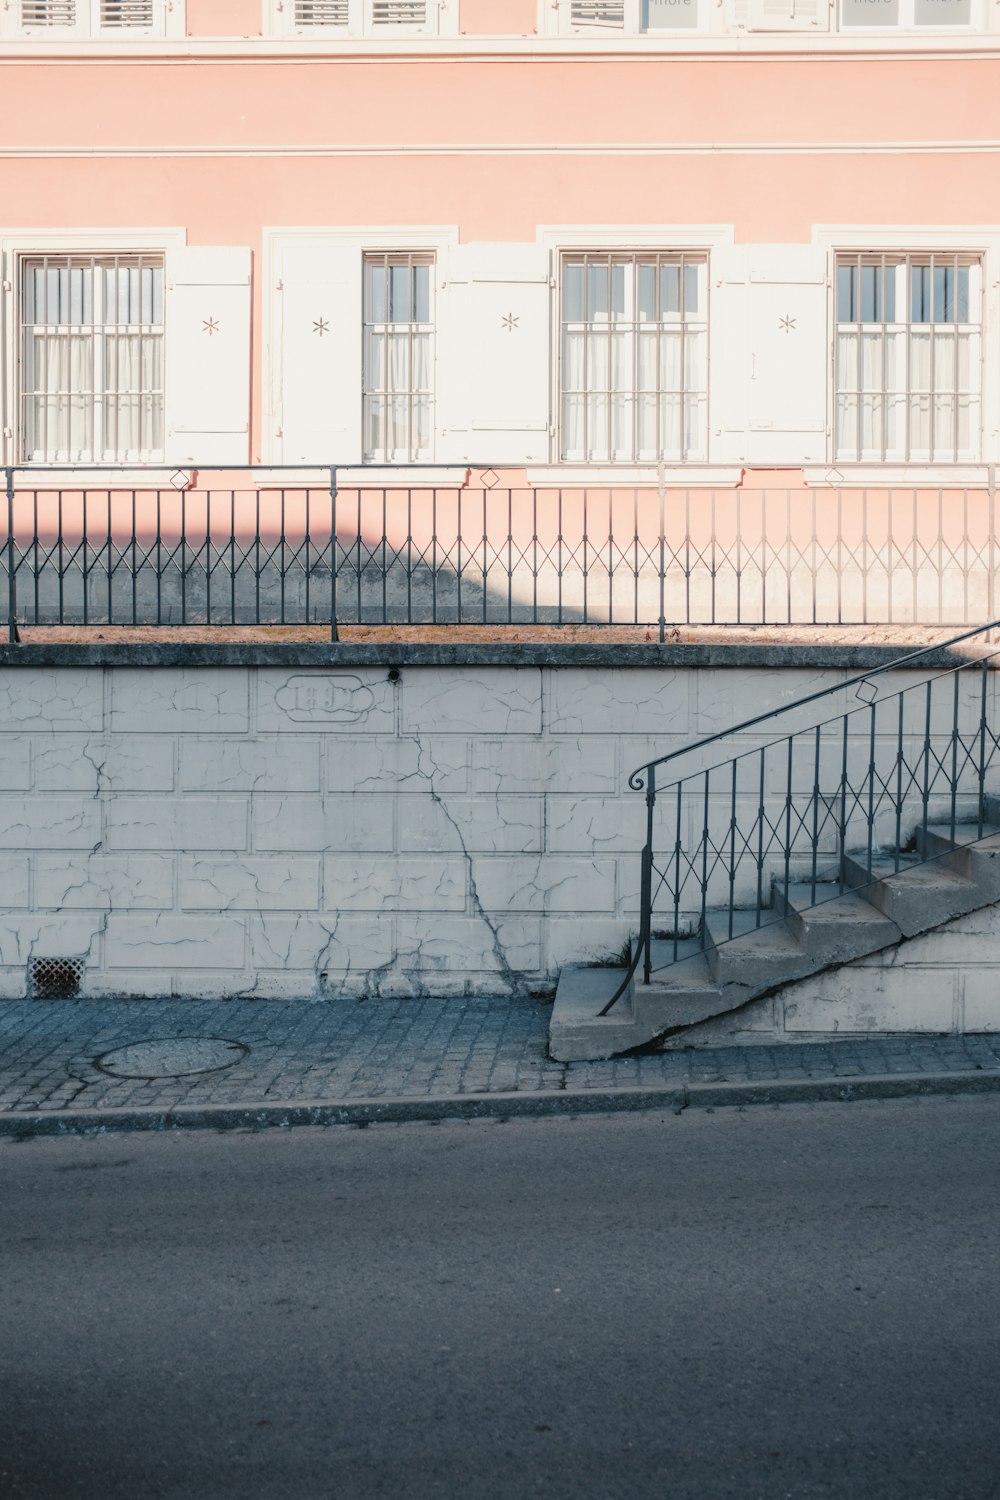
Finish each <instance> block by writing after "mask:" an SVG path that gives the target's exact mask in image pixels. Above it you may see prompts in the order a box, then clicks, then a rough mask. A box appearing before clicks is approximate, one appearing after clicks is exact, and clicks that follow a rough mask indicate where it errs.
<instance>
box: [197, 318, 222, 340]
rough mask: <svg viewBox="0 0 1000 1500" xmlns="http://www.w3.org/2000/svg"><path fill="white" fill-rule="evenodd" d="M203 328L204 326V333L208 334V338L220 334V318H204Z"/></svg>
mask: <svg viewBox="0 0 1000 1500" xmlns="http://www.w3.org/2000/svg"><path fill="white" fill-rule="evenodd" d="M201 326H202V331H203V332H204V333H207V334H208V336H209V338H211V337H212V334H213V333H218V332H219V320H218V318H203V319H202V323H201Z"/></svg>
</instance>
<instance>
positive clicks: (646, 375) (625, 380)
mask: <svg viewBox="0 0 1000 1500" xmlns="http://www.w3.org/2000/svg"><path fill="white" fill-rule="evenodd" d="M560 321H561V329H560V436H559V453H560V458H561V459H563V460H568V461H577V462H606V463H615V462H623V463H637V462H658V461H659V460H666V461H679V460H688V461H693V462H698V461H704V460H705V459H706V457H707V453H708V258H707V256H706V255H703V254H691V255H688V254H659V253H648V254H646V253H637V254H618V253H612V254H591V253H585V254H572V255H566V256H564V257H563V262H562V296H561V313H560Z"/></svg>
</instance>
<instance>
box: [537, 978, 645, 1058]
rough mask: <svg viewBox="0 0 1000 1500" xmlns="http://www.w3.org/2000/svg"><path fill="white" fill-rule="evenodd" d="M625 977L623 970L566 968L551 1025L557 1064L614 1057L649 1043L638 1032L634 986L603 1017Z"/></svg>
mask: <svg viewBox="0 0 1000 1500" xmlns="http://www.w3.org/2000/svg"><path fill="white" fill-rule="evenodd" d="M624 977H625V970H624V969H589V968H587V967H586V965H584V964H566V965H565V966H564V967H563V969H562V970H561V971H560V974H559V984H558V986H557V988H556V998H555V1004H554V1005H553V1007H552V1019H551V1021H550V1022H549V1053H550V1054H551V1056H552V1057H554V1058H555V1060H556V1062H581V1061H585V1060H587V1059H589V1058H602V1057H614V1056H616V1055H617V1054H618V1053H619V1052H627V1051H628V1050H629V1049H630V1048H631V1047H638V1046H639V1045H640V1043H641V1042H642V1041H648V1040H649V1038H648V1037H639V1036H638V1035H637V1032H636V1025H635V1016H634V1014H633V1010H632V987H631V985H630V986H629V988H628V989H627V990H626V991H625V993H624V995H623V996H622V998H621V999H620V1000H619V1001H618V1003H617V1005H616V1006H615V1008H614V1009H613V1010H612V1011H611V1013H610V1015H607V1016H602V1015H600V1011H602V1010H603V1009H604V1007H605V1005H607V1003H608V1001H609V1000H610V999H611V996H612V995H613V994H614V992H615V990H616V989H617V988H618V986H619V984H621V982H622V979H623V978H624Z"/></svg>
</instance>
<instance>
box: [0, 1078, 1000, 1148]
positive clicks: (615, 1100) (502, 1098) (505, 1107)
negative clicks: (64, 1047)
mask: <svg viewBox="0 0 1000 1500" xmlns="http://www.w3.org/2000/svg"><path fill="white" fill-rule="evenodd" d="M994 1093H1000V1070H998V1071H997V1072H995V1073H994V1072H983V1071H979V1070H977V1071H976V1072H971V1073H895V1074H885V1075H879V1076H875V1077H869V1078H806V1079H802V1078H792V1079H771V1080H769V1081H762V1082H759V1083H746V1082H743V1083H695V1084H687V1085H683V1086H681V1087H679V1088H649V1089H643V1088H630V1089H576V1090H569V1089H566V1090H562V1089H560V1090H551V1091H550V1090H544V1091H539V1092H538V1093H530V1094H529V1093H523V1092H522V1093H510V1094H500V1093H497V1094H450V1095H448V1096H446V1097H444V1098H439V1099H426V1098H424V1099H421V1098H413V1099H405V1098H394V1099H354V1100H345V1101H342V1102H339V1103H338V1102H336V1101H317V1102H310V1103H292V1102H290V1103H286V1104H219V1105H206V1106H205V1107H203V1108H198V1107H195V1106H180V1107H178V1108H177V1109H154V1108H148V1109H108V1110H69V1109H68V1110H38V1111H32V1112H27V1111H26V1112H23V1113H18V1112H15V1111H11V1112H8V1113H6V1114H3V1115H0V1137H8V1138H13V1139H22V1140H23V1139H27V1138H30V1137H34V1136H52V1135H105V1134H109V1133H112V1132H127V1131H138V1130H160V1131H163V1130H267V1129H273V1128H275V1127H278V1128H284V1129H290V1128H291V1127H293V1126H302V1125H324V1126H325V1125H355V1126H365V1125H380V1124H381V1125H388V1124H396V1125H398V1124H408V1123H417V1122H420V1121H423V1122H426V1123H431V1122H434V1121H438V1120H481V1119H490V1118H501V1119H516V1118H522V1119H525V1118H527V1119H530V1118H533V1117H534V1118H538V1117H543V1116H552V1115H583V1114H619V1113H634V1112H636V1111H639V1110H650V1109H660V1110H669V1111H670V1112H671V1113H672V1114H680V1113H681V1112H682V1111H683V1110H686V1109H726V1108H732V1107H734V1106H736V1107H745V1106H748V1105H755V1104H771V1105H778V1104H822V1103H845V1104H847V1103H852V1102H854V1101H857V1100H864V1099H907V1098H915V1097H921V1096H924V1097H926V1096H930V1095H961V1094H994Z"/></svg>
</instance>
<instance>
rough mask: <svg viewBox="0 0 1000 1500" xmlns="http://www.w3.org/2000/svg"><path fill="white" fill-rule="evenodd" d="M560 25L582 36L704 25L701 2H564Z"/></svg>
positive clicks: (681, 28)
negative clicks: (588, 33) (701, 22)
mask: <svg viewBox="0 0 1000 1500" xmlns="http://www.w3.org/2000/svg"><path fill="white" fill-rule="evenodd" d="M559 24H560V29H561V30H563V31H567V30H568V31H570V32H575V33H577V34H579V35H585V34H586V33H587V32H590V31H597V32H601V31H619V32H621V33H623V34H625V35H628V34H634V33H635V32H637V31H648V32H654V33H655V32H664V31H666V32H670V31H678V30H691V29H693V28H696V27H697V26H698V25H699V24H700V17H699V0H561V3H560V4H559Z"/></svg>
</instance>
